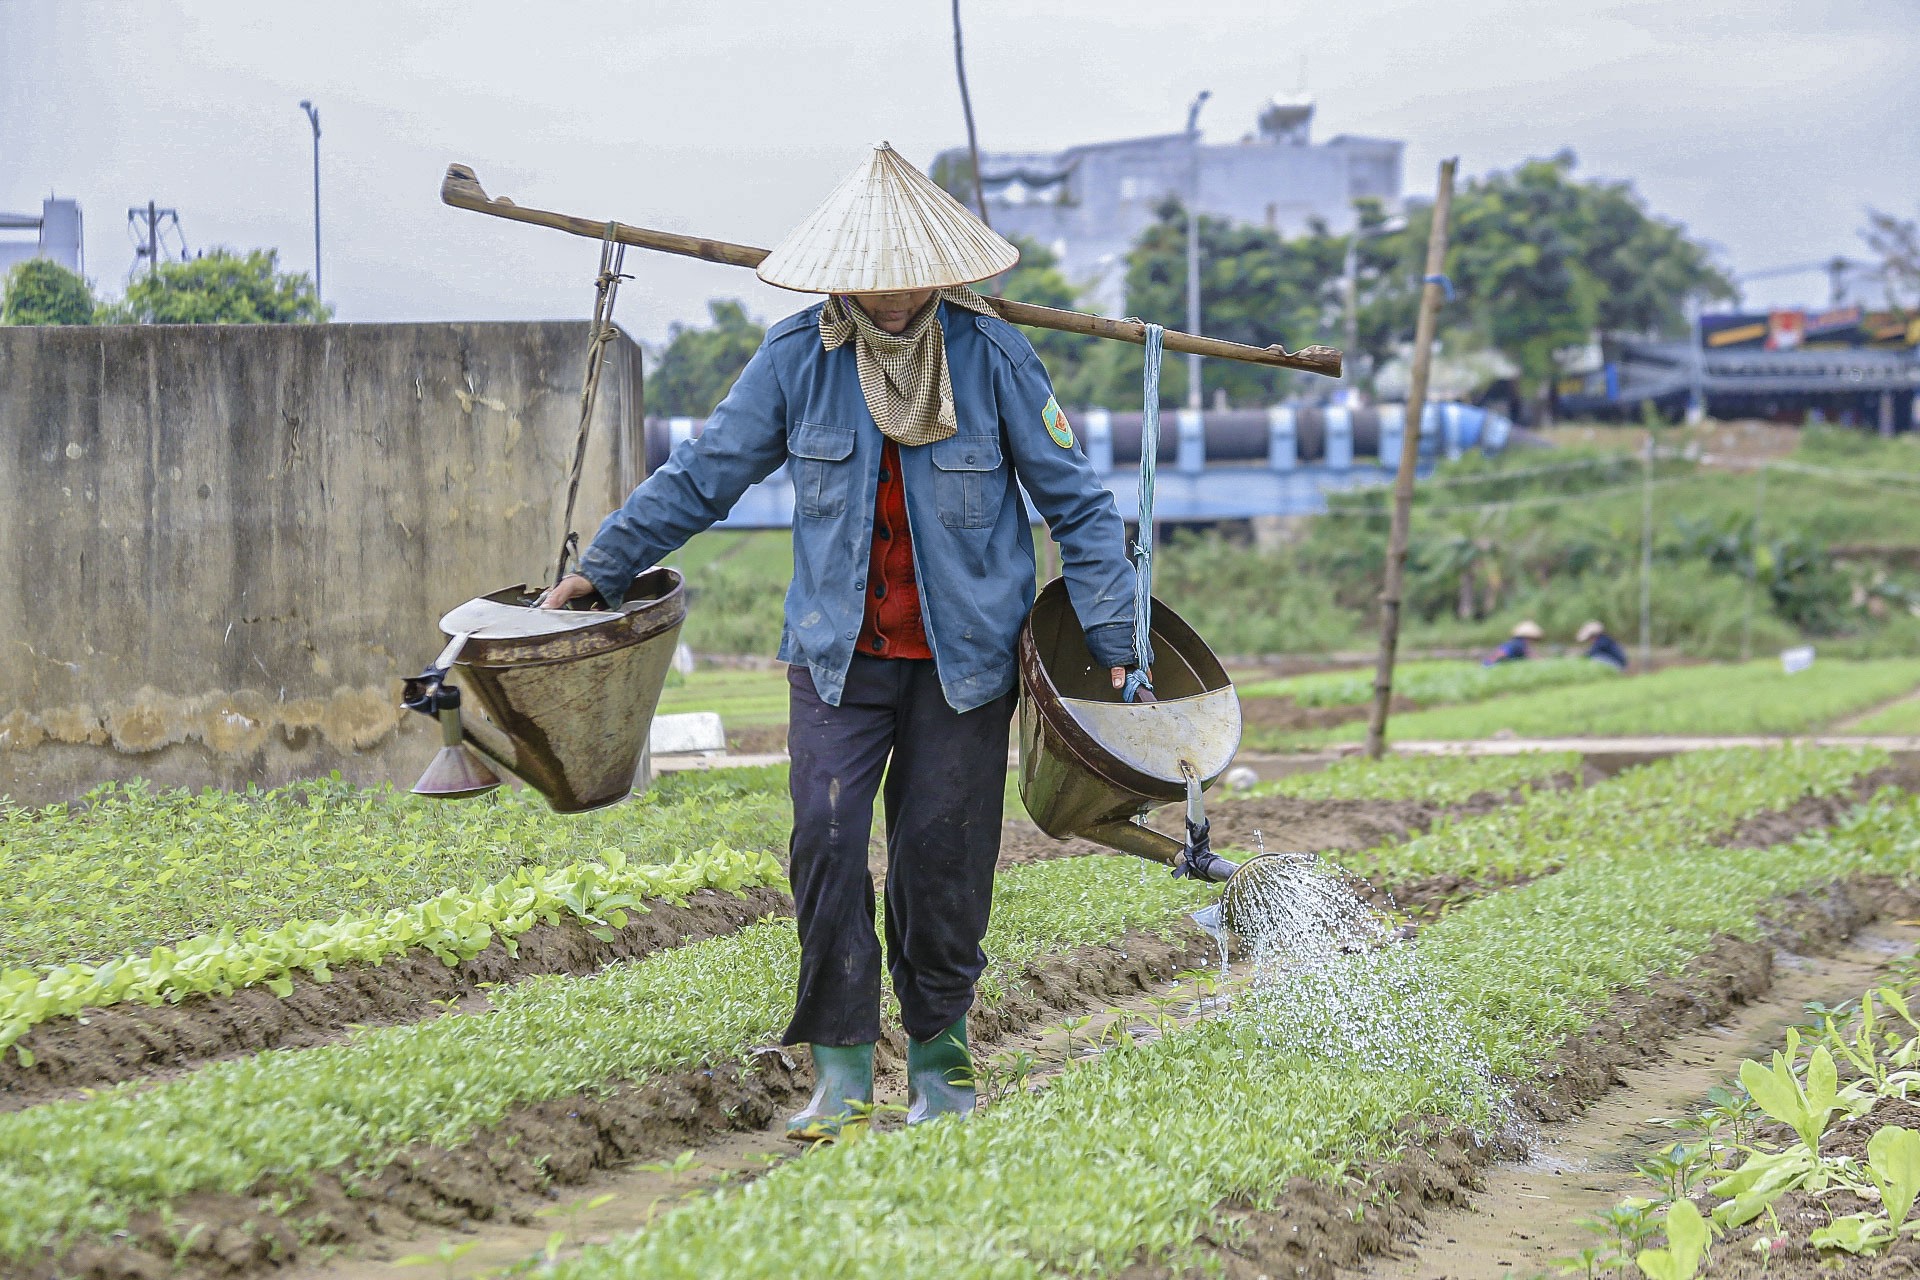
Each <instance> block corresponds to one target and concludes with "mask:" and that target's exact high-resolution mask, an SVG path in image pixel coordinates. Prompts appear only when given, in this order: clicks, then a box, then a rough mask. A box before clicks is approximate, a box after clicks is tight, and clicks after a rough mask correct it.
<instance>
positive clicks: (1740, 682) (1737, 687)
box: [1293, 658, 1920, 745]
mask: <svg viewBox="0 0 1920 1280" xmlns="http://www.w3.org/2000/svg"><path fill="white" fill-rule="evenodd" d="M1516 665H1517V664H1516ZM1916 685H1920V659H1914V658H1885V659H1875V660H1871V661H1864V662H1842V661H1830V660H1827V661H1820V662H1816V663H1815V664H1814V665H1813V666H1812V667H1810V668H1808V669H1807V670H1805V671H1801V672H1797V673H1795V674H1793V675H1788V674H1786V673H1785V672H1783V671H1782V670H1781V669H1780V664H1779V663H1778V662H1775V661H1772V660H1765V661H1756V662H1748V663H1741V664H1738V665H1734V666H1702V667H1669V668H1667V669H1666V670H1665V671H1656V672H1654V673H1652V674H1651V675H1644V676H1632V677H1628V678H1625V679H1614V680H1603V681H1598V682H1595V683H1590V684H1583V685H1577V686H1572V687H1563V688H1555V689H1548V690H1542V691H1536V692H1532V693H1521V694H1512V695H1509V696H1506V697H1499V698H1493V699H1490V700H1488V701H1486V702H1480V703H1474V704H1472V705H1469V706H1462V707H1441V708H1436V709H1432V710H1426V711H1413V712H1407V713H1405V714H1401V715H1396V716H1394V717H1393V719H1392V720H1391V722H1390V723H1389V726H1388V733H1389V737H1391V738H1393V739H1394V740H1396V741H1402V742H1412V741H1422V740H1430V739H1460V738H1491V737H1495V736H1499V735H1510V736H1515V737H1521V738H1561V737H1579V736H1590V737H1593V736H1640V735H1660V734H1683V735H1689V736H1699V735H1728V734H1732V735H1742V734H1793V733H1811V732H1814V731H1816V730H1819V729H1823V728H1825V727H1826V726H1827V725H1829V724H1830V723H1832V721H1834V720H1835V719H1837V718H1839V717H1841V716H1845V715H1848V714H1850V713H1852V712H1856V711H1860V710H1862V709H1863V708H1867V707H1871V706H1874V705H1876V704H1878V703H1881V702H1885V701H1887V700H1888V699H1890V698H1895V697H1898V696H1900V695H1901V694H1903V693H1906V692H1908V691H1910V690H1912V689H1913V688H1914V687H1915V686H1916ZM1365 734H1366V728H1365V726H1364V725H1360V724H1352V725H1338V726H1335V727H1333V728H1331V729H1325V730H1316V731H1310V732H1307V733H1303V734H1300V735H1298V736H1297V737H1295V738H1294V739H1293V741H1294V742H1295V743H1296V744H1297V745H1309V744H1313V743H1326V742H1358V741H1360V740H1361V739H1362V738H1363V737H1365Z"/></svg>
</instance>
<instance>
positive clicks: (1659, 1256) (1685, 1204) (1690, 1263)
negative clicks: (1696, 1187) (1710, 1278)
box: [1633, 1200, 1711, 1280]
mask: <svg viewBox="0 0 1920 1280" xmlns="http://www.w3.org/2000/svg"><path fill="white" fill-rule="evenodd" d="M1665 1225H1666V1229H1667V1247H1666V1248H1664V1249H1642V1250H1641V1251H1640V1252H1639V1253H1637V1254H1635V1255H1634V1259H1633V1261H1634V1264H1635V1265H1636V1266H1638V1267H1639V1268H1640V1270H1641V1271H1643V1272H1645V1273H1646V1275H1647V1276H1648V1280H1693V1277H1694V1276H1696V1275H1698V1274H1699V1272H1700V1262H1701V1259H1702V1258H1704V1257H1705V1256H1706V1252H1707V1244H1708V1242H1709V1240H1710V1239H1711V1236H1710V1234H1709V1232H1708V1229H1707V1223H1706V1220H1705V1219H1703V1218H1702V1217H1701V1216H1700V1211H1699V1210H1698V1209H1696V1208H1694V1207H1693V1201H1691V1200H1675V1201H1674V1202H1673V1203H1672V1204H1671V1205H1669V1206H1668V1208H1667V1217H1666V1223H1665Z"/></svg>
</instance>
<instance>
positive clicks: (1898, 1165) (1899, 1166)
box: [1867, 1125, 1920, 1230]
mask: <svg viewBox="0 0 1920 1280" xmlns="http://www.w3.org/2000/svg"><path fill="white" fill-rule="evenodd" d="M1867 1176H1868V1177H1869V1178H1871V1179H1872V1181H1873V1186H1874V1189H1875V1190H1877V1191H1878V1192H1879V1193H1880V1204H1881V1207H1882V1208H1883V1209H1884V1210H1885V1211H1886V1216H1887V1221H1888V1223H1889V1224H1890V1225H1891V1226H1892V1227H1893V1228H1894V1229H1896V1230H1897V1229H1899V1228H1900V1227H1901V1226H1902V1225H1903V1224H1904V1223H1905V1222H1906V1220H1907V1214H1908V1213H1909V1212H1910V1211H1911V1210H1912V1209H1913V1201H1914V1197H1915V1196H1917V1195H1920V1133H1915V1132H1914V1131H1913V1130H1911V1129H1903V1128H1899V1127H1898V1126H1895V1125H1888V1126H1886V1127H1885V1128H1883V1129H1881V1130H1880V1131H1879V1132H1878V1133H1876V1134H1874V1135H1873V1137H1871V1138H1869V1139H1868V1140H1867Z"/></svg>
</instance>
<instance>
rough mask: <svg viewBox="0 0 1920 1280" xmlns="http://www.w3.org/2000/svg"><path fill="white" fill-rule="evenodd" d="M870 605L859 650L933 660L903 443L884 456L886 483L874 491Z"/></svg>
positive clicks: (892, 446)
mask: <svg viewBox="0 0 1920 1280" xmlns="http://www.w3.org/2000/svg"><path fill="white" fill-rule="evenodd" d="M866 599H867V607H866V617H865V618H864V619H863V620H862V621H861V624H860V639H859V641H858V642H857V643H856V644H855V647H854V652H855V653H864V654H866V655H867V656H868V657H870V658H931V657H933V650H932V649H930V648H928V647H927V625H926V623H925V621H924V620H922V618H921V616H920V588H919V586H918V585H917V584H916V583H915V582H914V579H913V532H912V530H910V529H909V528H908V527H907V486H906V482H905V481H904V480H902V479H901V477H900V446H899V445H897V444H895V443H894V442H893V441H892V440H888V441H887V442H886V447H885V448H884V449H883V450H882V451H881V454H880V485H879V487H878V488H877V489H876V490H875V491H874V495H873V546H872V548H871V549H870V550H869V551H868V552H867V593H866Z"/></svg>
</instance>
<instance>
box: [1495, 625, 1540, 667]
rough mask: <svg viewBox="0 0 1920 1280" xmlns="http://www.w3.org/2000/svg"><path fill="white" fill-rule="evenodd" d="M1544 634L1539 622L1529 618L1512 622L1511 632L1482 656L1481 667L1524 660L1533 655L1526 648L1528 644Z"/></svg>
mask: <svg viewBox="0 0 1920 1280" xmlns="http://www.w3.org/2000/svg"><path fill="white" fill-rule="evenodd" d="M1545 634H1546V632H1544V631H1542V630H1541V629H1540V624H1539V623H1537V622H1535V621H1533V620H1532V619H1531V618H1529V619H1528V620H1527V621H1525V622H1520V623H1516V624H1514V628H1513V631H1512V633H1511V634H1509V635H1508V636H1507V638H1506V639H1505V640H1502V641H1501V642H1500V647H1499V648H1497V649H1495V650H1494V651H1493V652H1492V653H1490V654H1488V655H1487V656H1486V657H1485V658H1482V659H1481V660H1480V665H1481V666H1483V667H1493V666H1498V665H1499V664H1500V663H1502V662H1524V661H1526V660H1527V659H1528V658H1530V657H1532V656H1533V654H1532V652H1531V651H1530V650H1529V649H1528V648H1527V646H1528V644H1529V643H1531V642H1532V641H1535V640H1538V639H1540V638H1541V637H1542V636H1544V635H1545Z"/></svg>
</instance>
